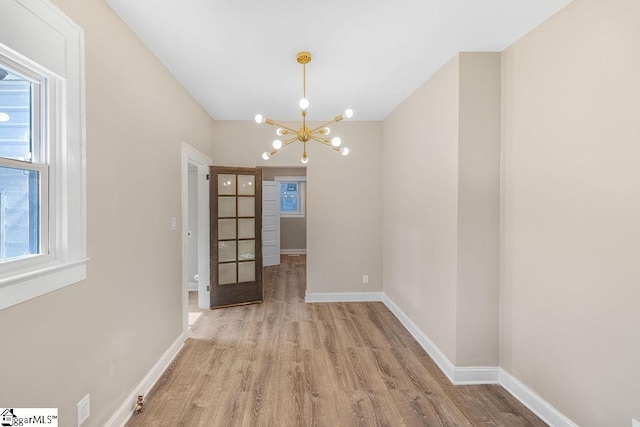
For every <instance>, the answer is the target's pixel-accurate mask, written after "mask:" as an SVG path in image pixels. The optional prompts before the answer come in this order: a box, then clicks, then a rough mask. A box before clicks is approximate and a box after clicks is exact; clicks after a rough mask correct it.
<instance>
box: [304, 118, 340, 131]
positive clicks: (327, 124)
mask: <svg viewBox="0 0 640 427" xmlns="http://www.w3.org/2000/svg"><path fill="white" fill-rule="evenodd" d="M342 119H344V117H343V116H342V114H340V115H338V116H335V117H334V119H333V120H331V121H330V122H327V123H325V124H323V125H321V126H318V127H317V128H315V129H313V130H312V131H311V133H316V132H318V131H319V130H320V129H322V128H324V127H326V126H329V125H330V124H331V123H337V122H339V121H340V120H342Z"/></svg>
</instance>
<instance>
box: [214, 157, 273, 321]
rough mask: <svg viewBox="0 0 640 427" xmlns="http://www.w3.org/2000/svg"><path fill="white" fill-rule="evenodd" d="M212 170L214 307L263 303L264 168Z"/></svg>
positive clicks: (217, 168) (216, 168) (221, 168)
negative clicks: (259, 252) (261, 252)
mask: <svg viewBox="0 0 640 427" xmlns="http://www.w3.org/2000/svg"><path fill="white" fill-rule="evenodd" d="M211 171H212V174H211V175H212V176H213V180H214V182H213V183H212V184H213V185H211V189H212V193H215V194H212V195H211V196H212V197H211V201H212V202H211V204H212V206H211V215H212V217H213V218H211V220H212V221H211V224H212V225H213V227H214V230H213V233H212V237H213V238H212V239H211V246H212V248H211V249H212V251H211V253H212V257H211V271H212V277H211V279H212V286H211V290H212V292H211V307H212V308H216V307H226V306H230V305H239V304H248V303H252V302H262V265H261V261H260V260H261V258H262V257H261V256H260V254H258V253H256V251H259V250H260V248H261V244H262V243H261V240H260V237H261V232H260V231H261V228H262V224H261V221H262V209H261V208H262V170H261V169H260V168H227V167H212V168H211Z"/></svg>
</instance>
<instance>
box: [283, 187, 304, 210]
mask: <svg viewBox="0 0 640 427" xmlns="http://www.w3.org/2000/svg"><path fill="white" fill-rule="evenodd" d="M298 197H299V195H298V183H297V182H283V183H281V184H280V212H284V213H287V212H299V211H300V208H299V206H298V200H299V198H298Z"/></svg>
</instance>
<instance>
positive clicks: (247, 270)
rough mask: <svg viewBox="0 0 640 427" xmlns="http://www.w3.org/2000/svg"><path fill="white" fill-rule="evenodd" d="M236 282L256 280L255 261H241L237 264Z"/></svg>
mask: <svg viewBox="0 0 640 427" xmlns="http://www.w3.org/2000/svg"><path fill="white" fill-rule="evenodd" d="M238 276H239V277H238V283H242V282H253V281H254V280H256V263H255V262H253V261H251V262H241V263H240V264H239V265H238Z"/></svg>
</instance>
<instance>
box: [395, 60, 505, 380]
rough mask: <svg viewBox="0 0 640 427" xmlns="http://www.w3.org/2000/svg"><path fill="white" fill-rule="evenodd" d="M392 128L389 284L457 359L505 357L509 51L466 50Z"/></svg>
mask: <svg viewBox="0 0 640 427" xmlns="http://www.w3.org/2000/svg"><path fill="white" fill-rule="evenodd" d="M383 134H384V136H383V141H384V142H383V150H384V151H383V159H384V160H383V179H384V182H383V200H384V216H383V217H384V220H383V227H384V234H383V246H384V253H383V262H384V268H383V271H384V291H385V293H386V294H387V295H388V296H389V297H390V298H391V300H393V301H394V302H395V303H396V304H397V305H398V306H399V307H400V309H402V310H403V311H404V312H405V313H406V314H407V315H408V316H409V318H410V319H411V320H412V321H413V322H414V323H415V324H416V325H417V326H418V327H419V328H420V329H421V330H422V332H424V333H425V334H426V335H427V336H428V337H429V339H430V340H431V341H432V342H433V343H434V344H435V345H436V346H437V347H438V348H439V349H440V350H441V351H442V352H443V353H444V354H445V356H446V357H447V358H448V359H449V361H450V362H451V363H453V364H455V365H456V366H458V367H462V366H496V365H497V364H498V348H499V347H498V302H499V295H498V292H499V253H500V252H499V194H500V191H499V189H500V187H499V154H500V55H499V54H491V53H461V54H459V55H456V56H455V57H454V58H453V59H452V60H451V61H450V62H449V63H448V64H446V65H445V66H444V67H443V68H441V69H440V70H439V71H438V72H437V73H436V74H435V75H434V76H433V77H431V78H430V79H429V80H428V81H427V82H426V83H425V84H424V85H423V86H422V87H420V88H419V89H418V90H417V91H416V92H415V93H413V94H412V95H411V96H410V97H409V98H408V99H406V100H405V101H404V102H403V103H402V104H401V105H400V106H399V107H398V108H397V109H396V110H395V111H394V112H393V113H392V114H391V115H390V116H389V117H388V118H387V119H386V120H385V121H384V125H383Z"/></svg>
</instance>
